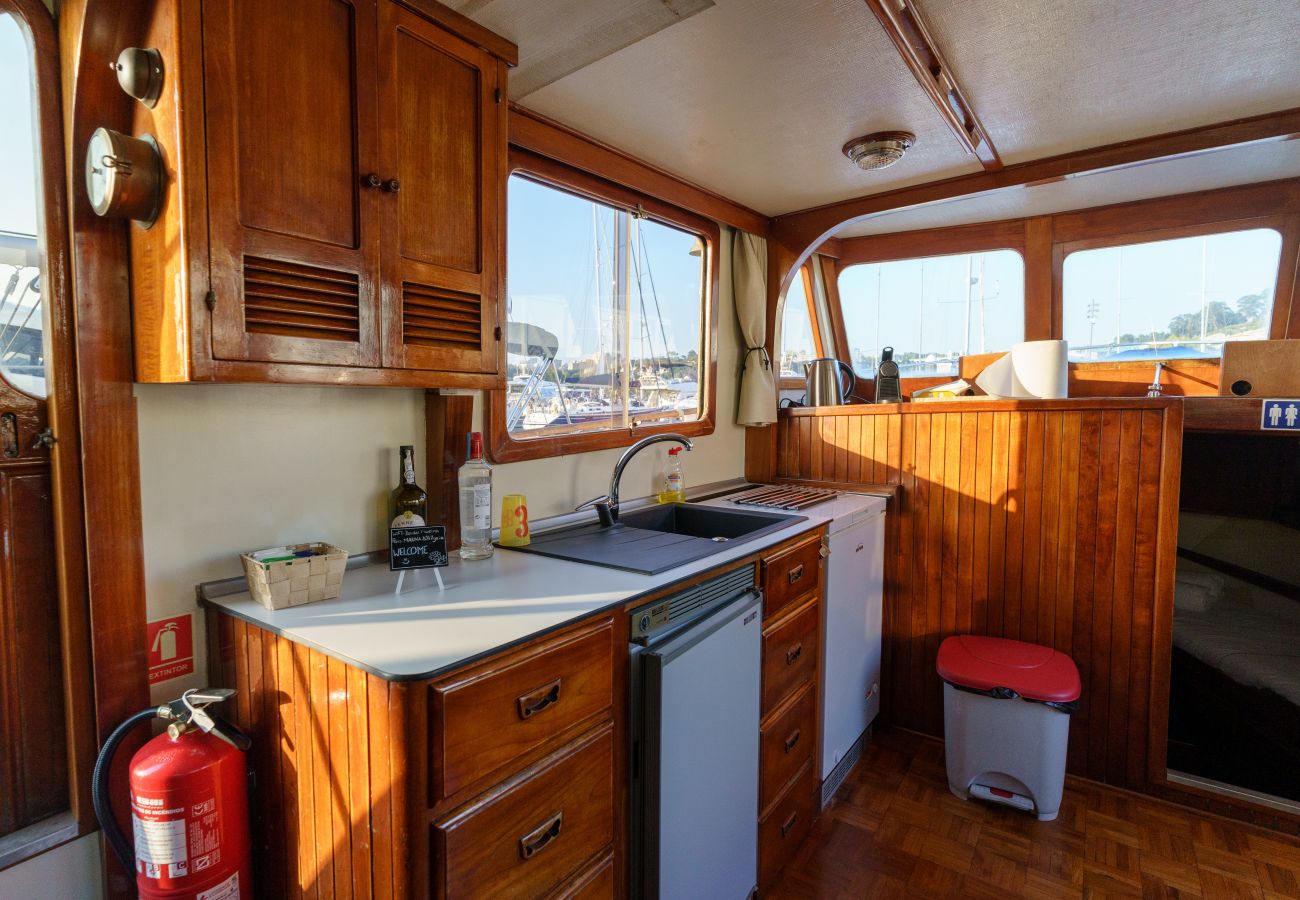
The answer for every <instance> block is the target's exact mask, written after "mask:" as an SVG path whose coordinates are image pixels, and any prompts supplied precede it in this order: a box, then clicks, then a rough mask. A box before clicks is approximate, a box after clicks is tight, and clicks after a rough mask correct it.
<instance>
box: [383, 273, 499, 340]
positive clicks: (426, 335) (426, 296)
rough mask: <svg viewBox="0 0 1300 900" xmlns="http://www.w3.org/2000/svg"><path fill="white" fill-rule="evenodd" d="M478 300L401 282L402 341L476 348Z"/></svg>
mask: <svg viewBox="0 0 1300 900" xmlns="http://www.w3.org/2000/svg"><path fill="white" fill-rule="evenodd" d="M482 315H483V305H482V301H481V300H480V299H479V298H478V297H476V296H474V295H473V294H462V293H460V292H459V291H448V290H443V289H442V288H435V287H429V286H428V285H425V284H415V283H413V282H410V281H406V282H403V283H402V341H403V342H404V343H406V344H411V345H415V346H420V347H451V348H455V349H464V350H478V349H479V347H480V346H481V341H482V324H481V319H482Z"/></svg>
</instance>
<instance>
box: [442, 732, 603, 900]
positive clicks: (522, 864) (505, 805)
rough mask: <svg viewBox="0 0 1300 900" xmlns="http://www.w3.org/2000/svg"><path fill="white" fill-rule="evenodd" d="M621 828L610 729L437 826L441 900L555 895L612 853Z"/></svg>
mask: <svg viewBox="0 0 1300 900" xmlns="http://www.w3.org/2000/svg"><path fill="white" fill-rule="evenodd" d="M614 824H615V823H614V736H613V731H612V730H611V729H610V728H609V727H605V728H602V729H601V730H600V731H598V732H596V733H594V734H593V735H591V736H589V737H587V738H585V739H584V740H583V741H582V742H581V743H579V744H577V745H575V746H574V747H573V748H571V749H569V750H567V751H566V752H565V755H564V756H563V757H561V758H559V759H557V760H555V761H553V762H551V763H550V764H549V765H547V766H546V767H545V768H542V769H540V770H538V771H537V772H535V773H533V774H531V775H529V776H528V777H527V778H525V779H524V780H522V781H520V782H518V783H516V784H514V785H511V786H510V787H509V788H507V789H506V790H505V791H502V792H500V793H497V794H495V795H492V796H490V797H489V798H488V799H487V800H485V801H483V802H481V803H477V804H475V805H474V806H471V807H469V808H468V809H466V810H464V811H462V812H460V813H458V814H457V815H455V816H453V817H451V818H450V819H447V820H444V821H443V822H441V823H439V824H437V825H435V826H434V845H435V852H434V859H435V860H436V867H435V871H436V872H437V875H436V876H435V878H436V881H435V885H434V887H435V890H434V896H435V897H437V898H440V900H456V898H460V897H544V896H547V895H548V894H552V893H554V892H555V891H556V890H557V888H559V887H560V886H561V885H562V884H563V883H564V882H565V881H566V880H567V879H570V878H571V877H572V876H573V875H574V874H575V873H577V872H578V870H579V869H580V868H581V867H582V866H583V865H584V864H586V863H587V861H588V860H591V859H594V858H596V857H598V856H600V855H601V854H602V853H605V852H608V851H609V850H610V848H611V846H612V844H613V841H614ZM578 896H585V895H582V894H579V895H578ZM591 896H599V894H593V895H591Z"/></svg>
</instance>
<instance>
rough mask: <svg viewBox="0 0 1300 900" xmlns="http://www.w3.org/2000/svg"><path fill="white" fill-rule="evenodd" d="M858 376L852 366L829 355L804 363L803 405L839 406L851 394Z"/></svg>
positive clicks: (846, 400) (847, 399)
mask: <svg viewBox="0 0 1300 900" xmlns="http://www.w3.org/2000/svg"><path fill="white" fill-rule="evenodd" d="M857 382H858V376H857V375H856V374H854V372H853V367H852V366H850V365H848V364H847V363H843V362H840V361H839V360H838V359H832V358H829V357H826V358H822V359H814V360H810V361H809V362H807V363H805V364H804V383H805V393H804V405H805V406H841V405H843V404H845V403H847V402H848V401H849V398H850V397H851V396H853V388H854V387H855V386H856V385H857Z"/></svg>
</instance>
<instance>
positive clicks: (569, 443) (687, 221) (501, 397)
mask: <svg viewBox="0 0 1300 900" xmlns="http://www.w3.org/2000/svg"><path fill="white" fill-rule="evenodd" d="M514 175H520V176H522V177H525V178H528V179H530V180H532V181H535V182H537V183H539V184H542V185H544V186H546V187H549V188H553V189H555V190H558V191H563V192H565V193H568V194H572V195H574V196H576V197H579V198H581V199H583V200H589V201H592V202H595V203H601V204H604V205H606V206H613V207H615V208H618V209H623V210H627V211H630V212H633V213H635V214H636V215H638V216H641V217H644V218H646V219H649V220H651V221H654V222H658V223H660V224H663V225H667V226H669V227H671V228H676V229H678V230H681V231H686V232H688V233H690V234H693V235H695V236H696V237H697V238H699V239H700V241H701V242H702V243H703V246H704V254H705V256H704V259H705V262H704V285H703V287H704V290H703V303H704V308H703V309H702V310H701V320H700V321H701V330H702V332H703V333H702V335H701V339H700V368H699V372H698V378H697V383H698V384H699V397H700V407H699V415H698V417H697V418H695V419H692V420H690V421H686V422H665V423H661V424H646V425H637V424H635V423H633V424H632V425H631V426H630V427H626V428H622V427H620V428H609V429H603V430H600V431H588V432H575V433H571V434H556V435H550V436H546V437H533V438H524V439H518V438H514V437H512V436H511V434H510V432H509V429H508V428H507V427H506V402H507V394H508V392H507V391H506V390H505V389H499V390H493V391H489V392H488V393H487V406H486V409H485V411H484V412H485V414H484V423H483V424H484V430H485V431H486V432H487V434H486V437H487V448H488V454H489V456H490V457H491V459H492V461H493V462H497V463H511V462H519V461H522V460H530V459H547V458H550V457H556V456H567V455H569V454H571V453H587V452H591V451H595V450H607V449H612V448H618V447H627V446H629V445H631V444H633V443H635V442H636V441H638V440H640V439H641V438H643V437H646V436H648V435H652V434H661V433H666V432H673V433H675V434H682V435H685V436H686V437H692V438H694V437H701V436H704V435H708V434H712V433H713V431H714V427H715V422H716V416H717V409H716V407H717V404H716V392H717V372H718V344H717V334H718V298H719V285H720V271H721V267H720V262H719V250H720V247H721V228H720V227H719V225H718V223H717V222H715V221H713V220H711V219H707V218H705V217H703V216H700V215H697V214H695V213H692V212H689V211H687V210H685V209H682V208H681V207H678V206H675V205H673V204H671V203H668V202H666V201H664V200H660V199H658V198H657V197H654V196H653V195H651V194H649V193H645V192H642V191H638V190H636V189H634V188H631V187H627V186H625V185H622V184H619V183H615V182H613V181H609V180H607V179H605V178H602V177H600V176H599V175H597V174H595V173H592V172H589V171H587V170H585V169H582V168H579V167H577V166H574V165H570V164H568V163H567V162H561V161H559V160H556V159H552V158H551V157H548V156H543V155H541V154H537V153H533V152H531V151H528V150H524V149H522V148H519V147H516V146H511V147H510V152H509V156H508V161H507V166H506V179H507V182H508V180H509V178H510V177H512V176H514ZM504 192H505V191H504V188H503V195H504ZM502 205H503V206H505V207H506V216H507V217H508V216H509V208H508V204H507V203H506V200H505V197H504V196H503V197H502ZM508 254H509V250H508V247H507V246H506V241H505V239H504V238H503V239H502V242H501V259H500V267H501V273H502V280H503V282H505V280H506V279H508V278H509V266H508V259H509V255H508ZM506 296H508V295H507V293H506V291H505V290H502V292H501V297H502V300H501V309H502V315H501V320H500V321H501V323H502V325H503V326H504V325H505V298H506ZM506 347H507V342H506V341H501V342H500V350H499V360H498V362H499V371H501V372H506V371H507V365H506ZM706 357H707V359H706Z"/></svg>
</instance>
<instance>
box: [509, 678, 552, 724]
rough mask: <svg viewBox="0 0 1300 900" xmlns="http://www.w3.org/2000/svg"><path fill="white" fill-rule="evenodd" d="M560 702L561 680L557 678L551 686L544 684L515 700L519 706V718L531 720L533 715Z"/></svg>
mask: <svg viewBox="0 0 1300 900" xmlns="http://www.w3.org/2000/svg"><path fill="white" fill-rule="evenodd" d="M559 702H560V679H559V678H557V679H555V680H554V681H552V682H550V683H549V684H544V685H542V686H541V687H539V688H538V689H537V690H535V691H529V692H528V693H526V694H524V695H523V696H521V697H519V698H518V699H517V700H515V703H517V704H518V705H519V718H521V719H527V718H530V717H531V716H532V715H533V713H539V712H541V711H542V710H544V709H546V708H547V707H548V706H554V705H555V704H557V703H559Z"/></svg>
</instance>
